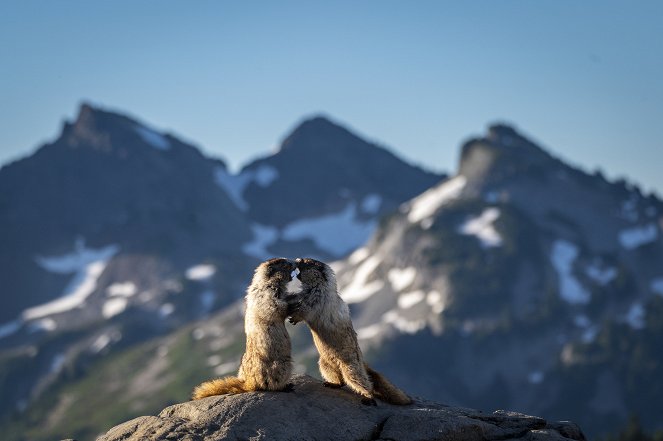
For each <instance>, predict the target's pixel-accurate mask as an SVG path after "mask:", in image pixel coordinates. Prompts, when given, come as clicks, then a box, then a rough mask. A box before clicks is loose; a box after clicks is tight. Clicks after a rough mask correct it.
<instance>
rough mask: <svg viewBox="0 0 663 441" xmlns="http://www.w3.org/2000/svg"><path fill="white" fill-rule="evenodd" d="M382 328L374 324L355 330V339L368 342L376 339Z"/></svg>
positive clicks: (378, 324) (380, 324)
mask: <svg viewBox="0 0 663 441" xmlns="http://www.w3.org/2000/svg"><path fill="white" fill-rule="evenodd" d="M383 329H384V326H383V325H382V323H374V324H372V325H369V326H365V327H363V328H360V329H357V338H358V339H359V340H368V339H371V338H373V337H377V336H378V335H380V333H381V332H382V331H383Z"/></svg>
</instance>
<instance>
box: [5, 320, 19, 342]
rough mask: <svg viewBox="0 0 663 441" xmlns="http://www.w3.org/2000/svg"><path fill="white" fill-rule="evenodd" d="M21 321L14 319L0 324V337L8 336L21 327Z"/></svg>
mask: <svg viewBox="0 0 663 441" xmlns="http://www.w3.org/2000/svg"><path fill="white" fill-rule="evenodd" d="M22 324H23V323H22V322H21V321H20V320H14V321H13V322H9V323H4V324H2V325H0V338H5V337H9V336H10V335H12V334H14V333H16V332H17V331H18V330H19V329H21V325H22Z"/></svg>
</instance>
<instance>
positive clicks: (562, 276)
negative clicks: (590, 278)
mask: <svg viewBox="0 0 663 441" xmlns="http://www.w3.org/2000/svg"><path fill="white" fill-rule="evenodd" d="M577 257H578V248H577V247H576V246H575V245H573V244H572V243H570V242H567V241H565V240H557V241H555V243H554V244H553V247H552V251H551V256H550V260H551V261H552V264H553V266H554V267H555V270H557V275H558V276H559V295H560V296H561V297H562V299H564V300H566V301H567V302H568V303H570V304H572V305H575V304H586V303H588V302H589V300H590V293H589V292H588V291H587V290H586V289H585V288H584V287H583V286H582V285H581V284H580V282H579V281H578V280H577V279H576V278H575V276H574V275H573V263H574V261H575V259H576V258H577Z"/></svg>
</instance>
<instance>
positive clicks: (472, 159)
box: [458, 124, 561, 186]
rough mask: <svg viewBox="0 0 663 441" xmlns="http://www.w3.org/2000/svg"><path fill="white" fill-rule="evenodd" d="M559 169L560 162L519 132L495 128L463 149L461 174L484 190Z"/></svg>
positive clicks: (501, 125)
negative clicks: (489, 186)
mask: <svg viewBox="0 0 663 441" xmlns="http://www.w3.org/2000/svg"><path fill="white" fill-rule="evenodd" d="M559 165H561V163H560V162H559V161H558V160H556V159H555V158H553V157H552V156H551V155H550V154H548V153H547V152H546V151H545V150H544V149H542V148H541V147H539V146H538V145H537V144H535V143H534V142H533V141H531V140H530V139H528V138H527V137H525V136H523V135H522V134H521V133H519V132H518V131H517V130H516V129H515V128H513V127H511V126H509V125H506V124H493V125H491V126H490V127H489V128H488V132H487V134H486V135H485V136H483V137H477V138H472V139H470V140H468V141H467V142H466V143H465V144H464V145H463V147H462V150H461V157H460V163H459V167H458V170H459V174H462V175H463V176H465V177H466V178H467V179H468V181H470V183H471V184H472V183H473V184H474V185H476V186H481V184H484V183H490V182H493V183H494V182H497V181H502V180H504V179H507V178H510V177H513V176H515V175H520V174H536V173H540V172H541V171H542V169H543V168H546V167H548V168H550V167H555V166H559Z"/></svg>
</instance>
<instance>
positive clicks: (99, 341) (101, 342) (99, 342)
mask: <svg viewBox="0 0 663 441" xmlns="http://www.w3.org/2000/svg"><path fill="white" fill-rule="evenodd" d="M110 342H111V338H110V336H109V335H108V334H101V335H100V336H99V337H97V338H96V339H95V340H94V342H92V345H90V350H91V351H92V352H94V353H98V352H101V351H102V350H103V349H104V348H105V347H106V346H108V343H110Z"/></svg>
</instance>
